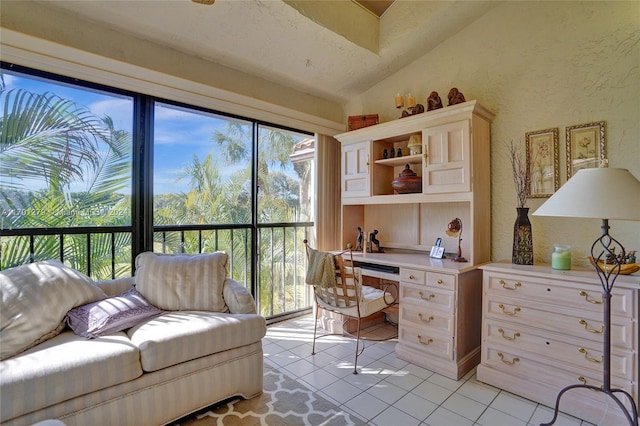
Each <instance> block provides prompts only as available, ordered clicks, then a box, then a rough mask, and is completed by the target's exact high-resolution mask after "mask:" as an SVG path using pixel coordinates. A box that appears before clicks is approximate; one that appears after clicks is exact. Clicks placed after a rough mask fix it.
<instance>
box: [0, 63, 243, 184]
mask: <svg viewBox="0 0 640 426" xmlns="http://www.w3.org/2000/svg"><path fill="white" fill-rule="evenodd" d="M3 79H4V83H5V88H6V89H7V90H9V89H13V88H21V89H26V90H29V91H31V92H35V93H44V92H51V93H54V94H56V95H58V96H60V97H62V98H65V99H69V100H72V101H74V102H75V103H77V104H78V105H81V106H84V107H86V108H88V109H89V110H91V111H92V112H93V113H94V114H95V115H97V116H99V117H102V116H104V115H108V116H109V117H111V118H112V119H113V121H114V125H115V128H116V129H120V130H125V131H127V132H129V133H131V132H132V122H133V101H132V99H131V98H129V97H125V96H117V95H113V94H111V93H103V92H99V91H95V90H86V89H82V90H79V89H76V88H74V87H72V86H68V85H64V84H58V83H51V82H48V81H45V80H38V79H34V78H32V77H22V76H17V75H15V74H12V73H7V72H5V71H4V70H3ZM226 130H227V120H226V119H222V118H220V117H216V116H214V115H212V114H205V113H200V112H197V113H196V112H193V111H190V112H187V111H185V110H181V109H178V108H175V107H172V106H169V105H160V106H157V107H156V113H155V133H154V171H155V176H154V192H155V193H156V194H161V193H177V192H181V191H187V190H188V185H189V182H188V180H187V179H182V180H180V181H178V176H179V173H180V171H182V170H184V168H185V166H186V165H188V164H190V163H191V162H192V161H193V156H194V155H197V156H198V157H199V158H200V160H204V158H205V157H206V155H208V154H209V153H210V152H211V151H212V149H214V147H215V145H214V143H213V135H214V133H215V132H216V131H221V132H223V133H224V132H226ZM215 157H216V156H215V155H214V158H215ZM218 157H219V156H218ZM236 168H237V167H229V168H226V169H223V170H221V173H222V174H223V175H226V174H229V173H231V172H232V171H233V170H234V169H236ZM25 184H27V185H28V186H29V189H32V190H36V189H40V188H43V187H44V182H36V181H33V182H28V183H25ZM73 190H82V184H81V183H78V184H76V185H72V191H73ZM127 192H130V190H129V191H127Z"/></svg>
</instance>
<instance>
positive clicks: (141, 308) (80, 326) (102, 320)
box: [65, 288, 163, 339]
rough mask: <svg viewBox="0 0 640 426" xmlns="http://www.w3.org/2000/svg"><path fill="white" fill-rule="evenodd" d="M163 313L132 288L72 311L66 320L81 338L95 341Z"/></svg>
mask: <svg viewBox="0 0 640 426" xmlns="http://www.w3.org/2000/svg"><path fill="white" fill-rule="evenodd" d="M162 312H163V311H161V310H160V309H158V308H156V307H155V306H153V305H151V304H150V303H149V302H147V301H146V300H145V299H144V297H142V295H141V294H140V293H138V292H137V291H136V289H135V288H132V289H130V290H128V291H127V292H125V293H123V294H121V295H119V296H114V297H109V298H107V299H102V300H99V301H97V302H92V303H88V304H86V305H82V306H78V307H77V308H73V309H72V310H70V311H69V313H67V316H66V318H65V321H66V323H67V324H68V325H69V327H71V329H72V330H73V332H74V333H76V334H77V335H78V336H82V337H86V338H89V339H94V338H96V337H98V336H104V335H106V334H111V333H115V332H118V331H122V330H125V329H127V328H131V327H133V326H134V325H137V324H140V323H141V322H142V321H144V320H146V319H149V318H153V317H155V316H157V315H160V314H161V313H162Z"/></svg>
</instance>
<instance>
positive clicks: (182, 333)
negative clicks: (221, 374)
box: [127, 311, 267, 372]
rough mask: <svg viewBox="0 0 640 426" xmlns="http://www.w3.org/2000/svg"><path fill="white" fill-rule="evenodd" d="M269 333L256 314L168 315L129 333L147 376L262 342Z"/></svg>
mask: <svg viewBox="0 0 640 426" xmlns="http://www.w3.org/2000/svg"><path fill="white" fill-rule="evenodd" d="M266 331H267V328H266V324H265V321H264V318H263V317H261V316H260V315H255V314H224V313H218V312H202V311H176V312H167V313H165V314H162V315H160V316H159V317H156V318H153V319H151V320H149V321H145V322H144V323H142V324H139V325H137V326H135V327H133V328H131V329H129V331H128V332H127V334H128V335H129V338H130V339H131V342H132V343H133V344H134V345H136V346H137V347H138V348H140V359H141V362H142V369H143V370H144V371H146V372H149V371H156V370H160V369H162V368H166V367H170V366H172V365H176V364H179V363H181V362H185V361H190V360H192V359H196V358H200V357H202V356H205V355H209V354H215V353H218V352H223V351H226V350H228V349H233V348H237V347H239V346H245V345H250V344H252V343H255V342H259V341H260V339H262V337H263V336H264V335H265V333H266Z"/></svg>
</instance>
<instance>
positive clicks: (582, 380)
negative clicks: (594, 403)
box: [578, 376, 602, 392]
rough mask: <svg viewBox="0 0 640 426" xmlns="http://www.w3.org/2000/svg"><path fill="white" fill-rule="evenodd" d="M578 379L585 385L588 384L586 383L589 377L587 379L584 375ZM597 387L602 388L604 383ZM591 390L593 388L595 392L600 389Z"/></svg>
mask: <svg viewBox="0 0 640 426" xmlns="http://www.w3.org/2000/svg"><path fill="white" fill-rule="evenodd" d="M578 381H579V382H582V384H583V385H585V386H586V384H587V379H585V378H584V377H582V376H580V377H578ZM597 387H599V388H602V385H600V386H597ZM590 390H592V391H594V392H596V391H598V389H590Z"/></svg>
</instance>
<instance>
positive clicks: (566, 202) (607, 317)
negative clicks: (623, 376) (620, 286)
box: [533, 167, 640, 426]
mask: <svg viewBox="0 0 640 426" xmlns="http://www.w3.org/2000/svg"><path fill="white" fill-rule="evenodd" d="M533 215H534V216H561V217H574V218H597V219H602V236H600V238H598V239H597V240H596V241H595V242H594V243H593V245H592V246H591V259H592V261H593V262H592V263H593V264H594V268H595V270H596V274H597V275H598V278H599V279H600V283H601V284H602V298H603V301H604V335H603V337H604V339H603V340H604V342H603V345H604V348H603V353H604V356H603V372H602V375H603V380H602V386H601V387H597V386H591V385H587V384H575V385H570V386H567V387H565V388H564V389H562V390H561V391H560V393H558V396H557V398H556V406H555V410H554V414H553V419H551V421H550V422H549V423H542V424H541V426H547V425H552V424H554V423H555V421H556V419H557V418H558V411H559V408H560V399H561V398H562V395H564V394H565V392H567V391H570V390H572V389H577V388H586V389H592V390H594V391H600V392H603V393H605V394H606V395H607V396H608V398H611V399H612V400H613V401H615V403H616V404H617V405H618V407H620V409H621V410H622V413H623V415H624V417H625V418H626V419H627V421H628V422H629V424H630V425H632V426H638V409H637V407H636V404H635V401H634V400H633V397H632V396H631V395H630V394H629V393H628V392H626V391H625V390H622V389H614V388H611V291H612V289H613V285H614V283H615V281H616V278H617V277H618V275H619V273H620V270H621V267H622V265H621V261H622V260H623V259H624V256H625V249H624V247H623V246H622V244H620V242H619V241H617V240H616V239H614V238H613V237H612V236H611V235H609V219H615V220H632V221H640V181H638V179H636V178H635V177H634V176H633V175H632V174H631V173H630V172H629V171H628V170H625V169H614V168H607V167H603V168H597V169H584V170H579V171H578V172H577V173H576V174H575V175H574V176H573V177H572V178H571V179H569V180H568V181H567V183H565V184H564V185H563V186H562V187H561V188H560V189H559V190H558V191H556V193H555V194H553V196H551V198H549V199H548V200H547V201H546V202H545V203H544V204H542V206H540V208H538V210H536V211H535V212H534V213H533ZM617 247H619V251H618V253H616V248H617ZM618 256H620V257H618ZM599 265H600V266H599ZM618 396H621V397H626V398H627V399H628V402H629V403H630V406H631V409H630V410H629V409H627V408H626V407H625V405H624V402H623V400H622V399H621V398H618Z"/></svg>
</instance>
